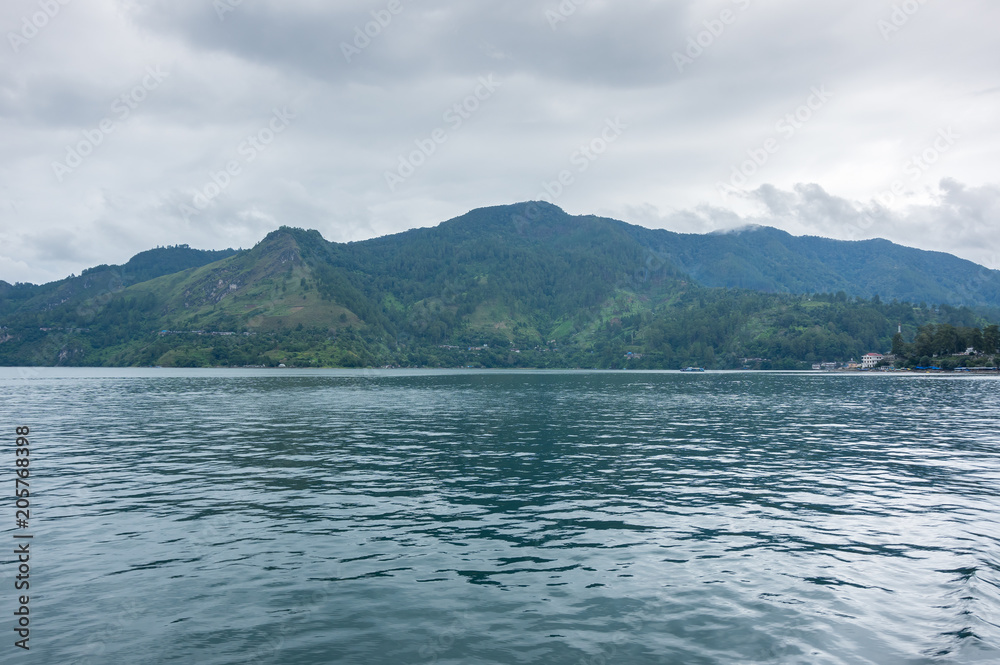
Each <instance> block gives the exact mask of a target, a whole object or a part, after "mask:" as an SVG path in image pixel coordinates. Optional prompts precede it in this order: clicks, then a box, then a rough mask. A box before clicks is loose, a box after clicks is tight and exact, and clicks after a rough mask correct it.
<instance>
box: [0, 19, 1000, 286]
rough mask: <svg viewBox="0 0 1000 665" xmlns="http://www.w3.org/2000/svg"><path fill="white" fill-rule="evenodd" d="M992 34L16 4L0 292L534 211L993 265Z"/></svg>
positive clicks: (9, 51) (998, 214) (886, 22)
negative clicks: (314, 239)
mask: <svg viewBox="0 0 1000 665" xmlns="http://www.w3.org/2000/svg"><path fill="white" fill-rule="evenodd" d="M894 7H895V8H894ZM998 26H1000V3H997V2H996V1H995V0H960V1H953V2H944V1H943V0H924V1H922V2H920V1H918V0H893V1H888V0H838V1H837V2H801V0H798V1H795V2H793V1H792V0H713V1H684V0H681V1H669V2H668V1H657V0H636V1H631V2H630V1H622V0H619V1H617V2H614V3H612V2H610V1H607V0H565V1H564V2H562V3H561V4H560V3H559V2H558V1H557V0H552V1H550V2H546V1H544V0H543V1H541V2H535V1H530V2H529V1H522V0H478V1H476V2H464V3H457V2H440V1H438V0H337V1H336V2H330V1H329V0H281V1H280V2H279V1H278V0H214V1H213V0H5V1H4V2H3V3H2V5H0V27H2V29H3V32H4V43H3V44H2V45H0V54H2V55H0V279H3V280H6V281H9V282H14V281H30V282H36V283H38V282H44V281H50V280H53V279H59V278H62V277H65V276H66V275H68V274H70V273H79V272H80V270H81V269H83V268H85V267H88V266H92V265H95V264H100V263H121V262H124V261H126V260H128V258H129V257H130V256H132V255H133V254H135V253H137V252H139V251H142V250H144V249H149V248H151V247H155V246H157V245H168V244H179V243H188V244H190V245H191V246H193V247H198V248H205V249H218V248H224V247H241V246H242V247H250V246H252V245H253V244H255V243H256V242H257V241H259V240H260V239H261V238H262V237H263V236H264V235H265V234H266V233H267V232H268V231H271V230H273V229H275V228H277V227H278V226H280V225H283V224H284V225H290V226H300V227H305V228H314V229H318V230H319V231H320V232H321V233H322V234H323V235H324V237H326V238H327V239H329V240H334V241H341V242H342V241H349V240H361V239H365V238H370V237H374V236H379V235H385V234H387V233H394V232H397V231H403V230H406V229H408V228H412V227H417V226H431V225H434V224H437V223H439V222H441V221H443V220H445V219H449V218H451V217H455V216H458V215H460V214H462V213H464V212H467V211H468V210H470V209H473V208H477V207H482V206H488V205H497V204H505V203H514V202H517V201H525V200H533V199H546V200H550V201H552V202H554V203H555V204H557V205H559V206H561V207H562V208H564V209H565V210H567V211H568V212H571V213H574V214H600V215H606V216H610V217H614V218H617V219H622V220H624V221H628V222H632V223H636V224H641V225H644V226H649V227H658V228H668V229H671V230H675V231H683V232H707V231H712V230H717V229H726V228H733V227H738V226H742V225H746V224H748V223H756V224H767V225H772V226H777V227H779V228H783V229H785V230H788V231H790V232H792V233H795V234H812V235H822V236H827V237H834V238H868V237H884V238H888V239H890V240H893V241H896V242H899V243H902V244H906V245H910V246H915V247H921V248H925V249H940V250H943V251H948V252H952V253H955V254H958V255H959V256H962V257H965V258H968V259H971V260H974V261H977V262H979V263H981V264H983V265H986V266H988V267H991V268H1000V233H998V232H997V223H998V221H1000V159H998V156H1000V126H998V123H1000V41H998V40H997V37H996V30H997V27H998ZM560 178H562V182H559V181H560Z"/></svg>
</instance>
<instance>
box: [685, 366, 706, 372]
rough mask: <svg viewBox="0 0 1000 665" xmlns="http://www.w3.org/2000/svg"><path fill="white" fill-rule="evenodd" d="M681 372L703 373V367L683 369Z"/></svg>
mask: <svg viewBox="0 0 1000 665" xmlns="http://www.w3.org/2000/svg"><path fill="white" fill-rule="evenodd" d="M681 371H682V372H704V371H705V368H704V367H685V368H684V369H682V370H681Z"/></svg>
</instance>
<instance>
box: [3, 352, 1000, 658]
mask: <svg viewBox="0 0 1000 665" xmlns="http://www.w3.org/2000/svg"><path fill="white" fill-rule="evenodd" d="M0 423H2V430H0V431H2V434H3V437H5V438H6V443H4V450H5V451H6V452H5V453H4V454H3V455H2V456H0V459H2V460H3V461H2V463H0V479H2V481H3V483H2V484H3V487H4V488H5V489H4V496H5V497H7V498H6V499H5V500H4V501H3V505H4V506H6V508H4V509H3V510H4V511H6V512H3V513H2V514H0V519H2V520H3V521H2V522H0V530H2V533H0V538H3V539H5V540H6V544H5V545H4V547H3V549H2V552H3V554H0V574H2V579H0V609H2V610H3V613H4V616H6V619H5V620H4V621H3V622H2V624H0V627H2V628H3V632H2V634H3V635H5V637H4V638H3V643H0V661H2V662H4V663H18V662H25V663H52V664H58V665H72V664H73V663H94V664H98V663H99V664H101V665H108V664H115V663H122V664H130V665H131V664H135V663H142V664H145V663H150V664H156V663H178V664H180V663H184V664H186V665H187V664H192V663H194V664H198V665H213V664H219V665H221V664H223V663H227V664H228V663H261V664H263V663H276V664H277V663H281V664H295V665H299V664H305V665H309V664H313V663H348V664H354V663H357V664H365V665H367V664H374V665H378V664H383V663H386V664H388V663H392V664H404V665H407V664H412V665H421V664H426V665H430V664H432V663H436V664H439V665H446V664H454V665H458V664H462V665H467V664H470V663H473V664H479V663H481V664H494V663H495V664H501V663H502V664H514V663H540V664H544V665H561V664H574V665H576V664H588V665H589V664H605V663H608V664H611V663H614V664H616V665H627V664H631V663H671V664H673V663H676V664H678V665H682V664H683V665H698V664H710V663H711V664H715V663H719V664H730V663H733V664H737V663H801V664H803V665H805V664H809V665H815V664H820V665H822V664H835V663H836V664H856V663H857V664H862V663H863V664H874V665H892V664H896V663H899V664H904V663H905V664H917V663H927V664H943V663H997V662H1000V432H998V423H1000V380H997V379H995V378H975V377H950V376H900V375H888V376H880V375H832V374H818V373H817V374H794V373H749V372H748V373H736V372H733V373H711V372H710V373H705V374H680V373H658V372H652V373H638V372H607V373H601V372H478V371H444V372H430V371H419V372H418V371H412V372H408V371H385V372H379V371H332V370H331V371H298V370H245V371H239V370H205V371H199V370H168V369H158V370H153V369H148V370H65V369H41V370H18V369H9V368H8V369H2V370H0ZM18 425H28V426H30V427H31V436H30V437H29V438H30V441H31V458H30V459H31V466H30V470H31V476H30V478H31V533H32V534H33V535H34V539H33V541H32V543H31V587H30V596H31V600H30V606H31V615H30V616H31V637H30V645H31V650H30V652H22V650H21V649H16V648H15V647H14V646H13V642H14V640H15V639H17V638H16V634H15V633H14V632H13V631H12V628H13V626H14V620H13V618H12V611H13V610H14V609H16V604H15V601H16V592H15V591H14V577H15V575H16V566H17V564H16V563H15V559H16V557H14V556H12V552H13V549H14V547H13V545H12V543H14V542H15V541H14V540H13V536H14V535H15V534H16V533H18V532H19V531H20V530H19V529H17V528H15V524H14V510H15V507H14V499H13V489H14V480H13V479H14V469H15V467H14V454H13V450H14V440H15V434H14V428H15V426H18Z"/></svg>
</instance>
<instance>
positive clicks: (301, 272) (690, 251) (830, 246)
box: [0, 203, 1000, 368]
mask: <svg viewBox="0 0 1000 665" xmlns="http://www.w3.org/2000/svg"><path fill="white" fill-rule="evenodd" d="M713 243H714V245H713ZM712 246H714V247H715V248H716V249H715V250H714V251H713V250H711V247H712ZM937 269H940V270H941V271H942V272H940V273H939V274H935V273H934V272H933V271H934V270H937ZM915 275H919V279H918V278H917V277H915ZM998 277H1000V274H997V273H995V271H987V270H985V269H984V268H981V267H980V266H976V265H975V264H971V263H969V262H966V261H962V260H960V259H956V258H955V257H950V256H947V255H937V254H934V253H929V252H921V251H920V250H912V249H908V248H903V247H899V246H896V245H892V244H891V243H886V242H885V241H871V242H868V243H837V241H827V240H822V239H817V238H794V237H792V236H788V235H787V234H783V233H782V232H778V231H774V230H772V229H758V230H753V231H746V232H743V233H740V234H716V235H710V236H683V235H679V234H674V233H670V232H668V231H653V230H648V229H642V228H640V227H635V226H630V225H627V224H624V223H622V222H617V221H614V220H608V219H603V218H598V217H573V216H570V215H567V214H566V213H564V212H563V211H562V210H560V209H559V208H557V207H555V206H551V205H548V204H541V203H529V204H519V205H516V206H503V207H496V208H486V209H481V210H476V211H473V212H471V213H469V214H467V215H464V216H463V217H460V218H457V219H454V220H451V221H448V222H445V223H442V224H440V225H438V226H436V227H433V228H423V229H415V230H412V231H408V232H405V233H401V234H396V235H392V236H386V237H383V238H376V239H373V240H368V241H364V242H357V243H349V244H338V243H330V242H327V241H326V240H324V239H323V238H322V237H321V236H320V234H319V233H317V232H315V231H304V230H301V229H295V228H289V227H283V228H281V229H279V230H277V231H274V232H272V233H271V234H269V235H268V236H267V237H266V238H265V239H264V240H262V241H261V242H260V243H259V244H258V245H257V246H255V247H254V248H252V249H250V250H246V251H241V252H235V251H232V250H228V251H225V252H221V253H215V254H213V253H207V252H198V251H197V250H191V249H190V248H187V247H178V248H165V249H157V250H152V251H151V252H145V253H143V254H140V255H138V256H136V257H135V258H133V259H132V261H130V262H129V263H128V264H126V265H125V266H99V267H97V268H93V269H91V270H88V271H85V273H84V274H83V275H81V276H80V277H73V278H70V279H68V280H63V281H62V282H57V283H54V284H49V285H44V286H40V287H35V286H31V285H20V284H19V285H15V286H10V285H6V286H4V285H2V284H0V325H2V326H3V328H2V329H0V363H2V364H6V365H25V364H30V365H54V364H64V365H165V366H166V365H179V366H244V365H267V366H273V365H277V364H279V363H284V364H286V365H294V366H306V367H320V366H346V367H364V366H384V365H402V366H486V367H644V368H677V367H683V366H687V365H700V366H706V367H718V368H735V367H744V366H750V367H765V368H766V367H781V368H802V367H808V366H809V364H810V363H813V362H820V361H846V360H849V359H851V358H860V356H861V355H863V354H864V353H867V352H871V351H879V352H889V351H890V350H891V348H892V347H893V344H894V339H893V337H894V334H895V333H896V331H897V329H898V328H899V327H900V326H901V327H902V330H903V333H902V337H901V338H900V339H897V340H895V343H896V345H897V347H898V348H897V350H900V351H901V352H902V351H904V350H906V349H905V347H899V345H900V344H904V345H905V344H914V345H917V346H920V339H922V338H921V335H922V334H923V335H924V336H925V337H926V333H927V330H928V328H927V326H931V325H939V324H940V325H945V326H948V328H944V329H945V330H948V329H950V330H953V331H955V335H956V337H955V340H953V341H954V342H955V344H954V345H953V346H957V345H959V343H960V342H962V343H964V342H966V341H971V342H972V343H970V344H969V345H970V346H976V350H977V351H981V352H982V354H983V355H978V356H968V357H965V358H964V359H961V360H956V361H954V362H955V363H956V364H957V363H959V362H964V363H966V364H968V363H983V364H985V363H987V362H990V361H991V360H992V358H991V357H990V355H991V354H994V353H997V349H995V348H992V347H991V346H990V345H991V343H992V340H993V338H992V337H991V335H990V332H989V329H988V328H987V326H988V325H989V324H990V323H991V321H990V319H991V312H992V310H991V309H990V307H992V306H994V305H996V304H997V302H998V300H996V299H991V298H993V296H991V294H992V293H994V291H993V290H992V289H994V288H995V285H996V284H997V283H1000V282H998ZM883 288H884V289H885V291H884V292H883V291H882V289H883ZM935 289H936V290H935ZM906 290H908V291H906ZM903 291H906V292H912V293H914V294H917V295H920V294H924V295H927V294H930V295H932V296H933V294H935V293H937V294H939V295H940V297H939V298H937V299H935V298H933V297H932V298H929V299H923V298H922V299H921V300H923V301H921V300H917V299H916V298H913V299H912V300H911V302H906V301H904V299H903V298H899V297H898V296H896V295H893V294H898V293H901V292H903ZM949 294H950V295H951V297H945V296H948V295H949ZM970 294H971V295H970ZM966 305H974V306H975V308H970V307H968V306H966ZM937 330H938V329H937V328H935V329H934V331H937ZM973 330H975V331H978V336H976V334H974V333H973ZM932 337H933V335H932ZM949 339H950V338H949ZM913 348H916V346H914V347H913ZM920 348H921V349H926V348H930V347H928V346H927V345H926V344H924V345H923V346H920ZM966 348H967V347H966ZM960 351H965V348H962V349H960ZM941 353H942V354H944V351H943V350H942V352H941ZM903 356H905V357H906V358H909V357H910V356H914V354H913V353H907V354H903V353H901V357H903ZM919 359H920V358H919V357H918V356H914V358H913V361H914V362H916V361H917V360H919Z"/></svg>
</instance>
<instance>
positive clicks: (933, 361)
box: [892, 323, 1000, 369]
mask: <svg viewBox="0 0 1000 665" xmlns="http://www.w3.org/2000/svg"><path fill="white" fill-rule="evenodd" d="M892 354H893V355H894V356H896V358H897V360H896V364H897V365H899V366H900V367H917V366H920V367H931V366H937V367H941V368H943V369H954V368H956V367H976V366H980V367H982V366H987V365H991V366H996V364H997V362H998V358H996V357H994V355H995V354H1000V326H998V325H996V324H991V325H987V326H984V327H982V328H979V327H976V326H972V327H965V326H953V325H951V324H948V323H941V324H937V325H935V324H933V323H929V324H926V325H923V326H920V328H919V329H918V330H917V334H916V335H915V337H914V339H913V341H912V342H906V341H905V338H904V336H903V335H902V334H901V333H896V335H894V336H893V338H892Z"/></svg>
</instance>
